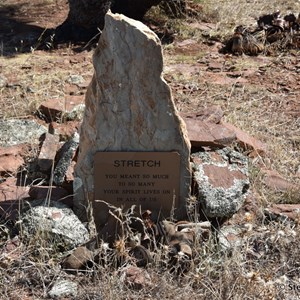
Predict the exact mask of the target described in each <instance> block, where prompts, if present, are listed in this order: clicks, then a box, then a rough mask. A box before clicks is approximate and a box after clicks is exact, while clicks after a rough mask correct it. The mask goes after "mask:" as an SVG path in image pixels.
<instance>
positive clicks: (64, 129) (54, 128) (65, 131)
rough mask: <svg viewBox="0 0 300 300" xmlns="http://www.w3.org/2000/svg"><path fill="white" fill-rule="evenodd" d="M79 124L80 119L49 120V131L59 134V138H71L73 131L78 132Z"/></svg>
mask: <svg viewBox="0 0 300 300" xmlns="http://www.w3.org/2000/svg"><path fill="white" fill-rule="evenodd" d="M80 124H81V122H80V121H67V122H64V123H57V122H51V123H50V124H49V133H51V134H55V135H59V137H60V139H61V140H66V139H69V138H71V137H72V136H73V135H74V133H76V132H77V133H78V130H79V127H80Z"/></svg>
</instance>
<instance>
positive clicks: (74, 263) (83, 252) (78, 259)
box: [62, 246, 94, 270]
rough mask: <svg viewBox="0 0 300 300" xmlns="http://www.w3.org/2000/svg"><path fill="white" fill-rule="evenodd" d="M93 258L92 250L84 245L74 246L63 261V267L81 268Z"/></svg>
mask: <svg viewBox="0 0 300 300" xmlns="http://www.w3.org/2000/svg"><path fill="white" fill-rule="evenodd" d="M93 258H94V254H93V251H91V250H89V249H87V248H86V247H85V246H80V247H78V248H76V249H75V250H74V251H73V252H72V253H71V254H70V255H69V256H68V257H67V258H66V259H65V260H64V261H63V264H62V265H63V268H64V269H67V270H82V269H85V268H86V267H87V264H88V263H89V262H90V261H92V260H93Z"/></svg>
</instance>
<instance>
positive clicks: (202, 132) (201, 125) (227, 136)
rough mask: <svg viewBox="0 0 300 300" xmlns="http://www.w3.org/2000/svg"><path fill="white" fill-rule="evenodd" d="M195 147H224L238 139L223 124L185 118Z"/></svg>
mask: <svg viewBox="0 0 300 300" xmlns="http://www.w3.org/2000/svg"><path fill="white" fill-rule="evenodd" d="M184 121H185V123H186V126H187V131H188V136H189V139H190V141H191V144H192V146H193V147H202V146H210V147H224V146H226V145H229V144H231V143H232V142H233V141H235V139H236V135H235V133H234V132H233V131H232V130H229V129H227V128H226V127H225V126H223V125H221V124H214V123H209V122H206V121H201V120H198V118H196V119H194V118H184Z"/></svg>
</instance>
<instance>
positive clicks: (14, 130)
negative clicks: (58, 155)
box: [0, 119, 47, 147]
mask: <svg viewBox="0 0 300 300" xmlns="http://www.w3.org/2000/svg"><path fill="white" fill-rule="evenodd" d="M0 128H1V130H0V146H4V147H8V146H13V145H18V144H26V143H27V144H31V145H32V144H38V143H39V139H40V137H41V135H42V134H44V133H46V132H47V128H46V127H44V126H42V125H40V124H38V123H37V122H36V121H34V120H19V119H9V120H0Z"/></svg>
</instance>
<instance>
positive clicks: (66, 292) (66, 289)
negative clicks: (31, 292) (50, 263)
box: [48, 279, 78, 299]
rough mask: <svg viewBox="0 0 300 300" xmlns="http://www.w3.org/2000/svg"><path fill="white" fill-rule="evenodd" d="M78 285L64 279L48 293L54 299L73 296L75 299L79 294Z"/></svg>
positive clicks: (57, 282) (58, 281) (55, 284)
mask: <svg viewBox="0 0 300 300" xmlns="http://www.w3.org/2000/svg"><path fill="white" fill-rule="evenodd" d="M77 290H78V284H77V283H76V282H73V281H70V280H64V279H58V280H57V281H56V282H55V283H54V285H53V286H52V288H51V290H50V291H49V292H48V295H49V297H51V298H54V299H58V298H59V299H61V297H67V296H71V297H73V299H74V298H75V297H76V296H77V293H78V291H77Z"/></svg>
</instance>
